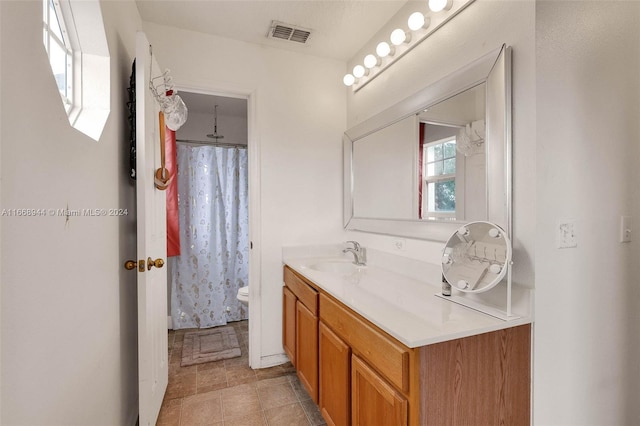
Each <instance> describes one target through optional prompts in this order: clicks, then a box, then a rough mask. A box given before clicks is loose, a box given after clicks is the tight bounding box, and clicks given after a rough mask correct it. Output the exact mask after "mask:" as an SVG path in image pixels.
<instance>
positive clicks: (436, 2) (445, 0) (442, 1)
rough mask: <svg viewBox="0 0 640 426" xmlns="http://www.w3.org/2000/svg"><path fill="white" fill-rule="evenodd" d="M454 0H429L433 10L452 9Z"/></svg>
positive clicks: (430, 7)
mask: <svg viewBox="0 0 640 426" xmlns="http://www.w3.org/2000/svg"><path fill="white" fill-rule="evenodd" d="M452 4H453V1H452V0H429V9H431V11H432V12H440V11H441V10H449V9H451V5H452Z"/></svg>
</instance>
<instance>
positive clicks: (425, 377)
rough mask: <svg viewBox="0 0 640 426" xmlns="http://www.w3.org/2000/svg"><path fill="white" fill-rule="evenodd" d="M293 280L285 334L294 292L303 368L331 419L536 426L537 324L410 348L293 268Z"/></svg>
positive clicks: (400, 424) (400, 425)
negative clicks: (533, 386) (534, 371)
mask: <svg viewBox="0 0 640 426" xmlns="http://www.w3.org/2000/svg"><path fill="white" fill-rule="evenodd" d="M285 283H286V288H285V293H284V294H285V296H284V304H285V306H284V315H285V323H288V324H290V325H289V326H286V325H285V326H283V333H284V334H283V340H284V341H285V345H289V346H291V345H292V344H291V342H290V340H291V337H290V336H287V333H289V335H290V334H291V332H290V331H289V332H288V331H287V330H290V329H291V315H292V313H291V305H292V303H293V300H294V299H295V307H296V311H295V312H296V314H295V317H296V318H295V324H294V325H293V326H295V330H296V333H295V339H296V342H295V344H293V347H295V352H296V353H295V356H294V358H295V360H296V361H295V365H296V370H297V372H298V377H300V380H301V382H302V383H303V384H304V385H305V387H307V390H309V393H310V394H311V396H312V397H313V398H314V401H316V402H317V403H318V405H319V407H320V411H321V413H322V416H323V417H324V419H325V421H326V422H327V424H328V425H334V426H349V425H353V426H360V425H370V426H371V425H372V426H379V425H384V426H396V425H397V426H405V425H412V426H425V425H426V426H431V425H434V426H444V425H451V426H455V425H463V424H464V425H494V424H505V425H514V426H519V425H528V424H530V415H531V414H530V413H531V407H530V398H531V391H530V388H531V325H530V324H524V325H520V326H515V327H510V328H506V329H503V330H497V331H492V332H487V333H483V334H478V335H473V336H469V337H463V338H459V339H454V340H449V341H445V342H440V343H434V344H430V345H426V346H422V347H417V348H408V347H407V346H405V345H403V344H402V343H400V342H399V341H398V340H396V339H395V338H393V337H392V336H390V335H389V334H387V333H385V332H384V331H383V330H381V329H380V328H378V327H376V326H375V325H374V324H373V323H371V322H370V321H369V320H367V319H366V318H364V317H362V316H360V315H359V314H357V313H356V312H354V311H352V310H351V309H349V308H348V307H346V306H345V305H344V304H342V303H341V302H340V301H338V300H336V299H335V298H333V297H332V296H330V295H328V294H326V293H324V292H323V291H322V290H321V289H319V288H317V287H314V286H312V284H311V283H309V284H306V283H305V281H304V280H303V278H302V277H300V276H298V275H297V274H295V273H294V272H293V271H291V270H290V269H289V268H288V267H285ZM301 289H302V290H301ZM309 290H311V291H309ZM287 291H288V292H289V293H292V294H293V298H292V296H291V295H290V294H289V293H287ZM314 339H315V346H314V341H313V340H314ZM314 348H315V354H316V355H315V356H314V355H313V353H314ZM285 350H286V351H287V354H289V352H288V349H286V347H285ZM290 356H291V355H290ZM292 362H293V358H292ZM314 372H315V376H314ZM314 378H315V380H314Z"/></svg>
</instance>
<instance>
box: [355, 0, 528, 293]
mask: <svg viewBox="0 0 640 426" xmlns="http://www.w3.org/2000/svg"><path fill="white" fill-rule="evenodd" d="M534 26H535V6H534V3H533V1H492V0H476V2H474V3H473V4H471V5H470V6H469V7H468V8H467V9H465V10H464V11H462V12H461V13H460V14H459V15H458V16H456V17H455V18H454V19H453V20H452V21H451V22H449V23H448V24H446V25H445V26H444V27H442V28H441V29H439V30H438V31H436V32H435V33H434V34H432V35H431V36H430V37H429V38H427V39H426V40H425V41H423V42H422V43H421V44H420V45H418V46H417V47H416V48H414V49H413V50H412V51H411V52H410V53H409V54H408V55H406V56H404V57H403V58H401V59H400V60H398V61H397V62H396V63H394V64H393V65H392V66H391V67H389V68H387V69H386V70H385V71H384V72H383V73H382V74H381V75H379V76H378V77H376V79H374V80H373V81H371V82H370V83H369V84H368V85H367V86H365V87H363V88H362V89H361V90H359V91H358V92H356V93H353V92H351V91H349V95H348V103H347V107H348V109H347V111H348V114H347V118H348V125H349V127H351V126H353V125H355V124H357V123H358V122H360V121H363V120H366V119H367V118H369V117H371V116H372V115H374V114H376V113H378V112H380V111H383V110H384V109H386V108H388V107H389V106H391V105H393V104H395V103H397V102H399V101H401V100H403V99H405V98H406V97H408V96H410V95H411V94H413V93H415V92H416V91H418V90H420V89H422V88H424V87H426V86H428V85H429V84H431V83H433V82H435V81H437V80H439V79H441V78H442V77H444V76H446V75H448V74H450V73H451V72H453V71H455V70H457V69H459V68H461V67H463V66H464V65H466V64H467V63H469V62H471V61H473V60H475V59H477V58H479V57H481V56H482V55H484V54H486V53H488V52H490V51H491V50H494V49H496V48H498V47H500V46H501V45H502V44H503V43H507V44H509V45H510V46H512V48H513V67H512V69H513V154H514V158H513V170H514V179H513V183H514V198H513V206H514V209H513V212H514V214H513V225H514V226H513V243H514V262H515V267H514V274H513V278H514V281H515V282H517V283H518V284H521V285H524V286H528V287H533V283H534V263H533V256H534V249H535V228H536V224H535V210H534V207H535V161H534V160H535V155H536V150H535V46H534ZM351 234H352V235H351V237H350V238H351V239H356V240H358V241H360V242H362V243H364V244H365V245H369V246H371V247H374V248H377V249H380V250H385V251H393V250H394V245H393V239H392V238H389V237H384V236H376V235H372V234H365V233H359V232H358V233H355V232H354V233H351ZM405 247H406V249H405V251H403V252H401V253H397V254H401V255H405V256H409V257H412V258H416V259H421V260H425V261H429V262H433V263H439V262H440V252H441V250H442V244H440V243H430V242H424V241H418V240H411V239H408V240H407V241H406V245H405Z"/></svg>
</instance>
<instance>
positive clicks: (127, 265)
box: [124, 259, 144, 272]
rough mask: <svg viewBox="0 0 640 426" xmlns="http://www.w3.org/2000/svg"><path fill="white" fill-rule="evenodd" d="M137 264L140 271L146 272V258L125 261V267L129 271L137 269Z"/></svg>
mask: <svg viewBox="0 0 640 426" xmlns="http://www.w3.org/2000/svg"><path fill="white" fill-rule="evenodd" d="M136 266H137V267H138V271H139V272H144V259H142V260H140V261H139V262H136V261H135V260H127V261H126V262H124V269H126V270H127V271H130V270H132V269H135V268H136Z"/></svg>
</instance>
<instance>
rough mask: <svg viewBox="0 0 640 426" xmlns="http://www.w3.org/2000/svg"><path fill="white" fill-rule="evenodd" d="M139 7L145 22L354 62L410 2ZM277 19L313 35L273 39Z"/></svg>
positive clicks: (152, 2)
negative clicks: (273, 23) (300, 38)
mask: <svg viewBox="0 0 640 426" xmlns="http://www.w3.org/2000/svg"><path fill="white" fill-rule="evenodd" d="M424 1H425V0H422V2H424ZM136 3H137V6H138V10H139V12H140V16H141V17H142V19H143V20H144V21H149V22H154V23H157V24H162V25H169V26H173V27H178V28H182V29H187V30H191V31H198V32H203V33H208V34H214V35H217V36H221V37H228V38H232V39H236V40H241V41H245V42H250V43H256V44H261V45H267V46H272V47H275V48H281V49H285V50H292V51H296V52H300V53H306V54H310V55H315V56H321V57H325V58H333V59H338V60H342V61H348V60H349V59H351V58H352V57H353V55H355V54H356V52H358V50H359V49H360V48H361V47H362V46H363V45H364V44H365V43H366V42H367V41H369V39H371V38H372V37H373V35H374V34H375V33H376V32H377V31H378V30H379V29H380V28H381V27H382V26H383V25H384V24H385V23H386V22H387V21H388V20H389V19H390V18H391V17H392V16H393V15H395V13H396V12H397V11H398V10H399V9H400V8H401V7H402V6H404V5H405V4H406V3H407V0H320V1H318V0H288V1H271V0H233V1H230V0H136ZM417 3H421V2H417ZM272 20H276V21H280V22H284V23H286V24H290V25H293V26H298V27H302V28H305V29H309V30H311V36H310V37H309V40H308V41H307V43H305V44H300V43H296V42H290V41H285V40H277V39H269V38H267V33H268V32H269V28H270V26H271V21H272Z"/></svg>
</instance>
